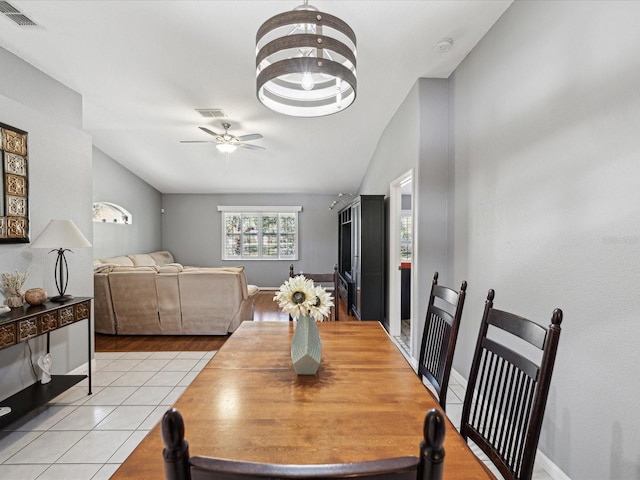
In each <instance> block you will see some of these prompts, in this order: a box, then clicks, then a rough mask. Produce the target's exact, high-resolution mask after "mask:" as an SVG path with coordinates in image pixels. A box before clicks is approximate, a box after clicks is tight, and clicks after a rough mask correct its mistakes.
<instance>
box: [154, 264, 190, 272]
mask: <svg viewBox="0 0 640 480" xmlns="http://www.w3.org/2000/svg"><path fill="white" fill-rule="evenodd" d="M156 269H157V270H158V273H180V272H182V271H183V270H184V268H183V266H182V265H180V264H179V263H167V264H166V265H160V266H158V267H156Z"/></svg>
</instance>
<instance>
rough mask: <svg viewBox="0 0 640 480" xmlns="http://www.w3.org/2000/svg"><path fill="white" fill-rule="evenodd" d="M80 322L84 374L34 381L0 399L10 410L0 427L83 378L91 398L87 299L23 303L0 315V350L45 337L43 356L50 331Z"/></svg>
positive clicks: (56, 376) (1, 421)
mask: <svg viewBox="0 0 640 480" xmlns="http://www.w3.org/2000/svg"><path fill="white" fill-rule="evenodd" d="M80 320H87V342H88V344H87V365H88V375H52V376H51V381H50V382H49V383H46V384H44V385H43V384H42V383H40V380H37V381H36V382H35V383H34V384H33V385H31V386H29V387H27V388H25V389H23V390H21V391H19V392H18V393H16V394H15V395H12V396H11V397H9V398H6V399H4V400H0V406H3V407H11V413H9V414H7V415H4V416H2V417H0V428H2V427H3V426H5V425H8V424H9V423H11V422H13V421H14V420H16V419H18V418H20V417H21V416H23V415H25V414H26V413H28V412H29V411H31V410H33V409H34V408H36V407H39V406H41V405H44V404H46V403H47V402H48V401H49V400H51V399H52V398H55V397H57V396H58V395H60V394H61V393H62V392H64V391H65V390H67V389H68V388H70V387H72V386H73V385H75V384H77V383H78V382H80V381H82V380H84V379H85V378H88V381H89V395H91V298H90V297H77V298H72V299H71V300H68V301H66V302H64V303H53V302H45V303H43V304H42V305H35V306H33V305H29V304H28V303H25V304H24V305H23V306H22V307H19V308H14V309H12V310H11V311H10V312H8V313H6V314H4V315H0V350H1V349H4V348H8V347H11V346H13V345H17V344H19V343H21V342H26V341H28V340H29V339H30V338H33V337H37V336H40V335H45V334H46V335H47V353H49V349H50V346H51V343H50V338H49V334H50V332H52V331H53V330H57V329H59V328H64V327H66V326H68V325H71V324H73V323H76V322H79V321H80ZM54 360H55V359H54Z"/></svg>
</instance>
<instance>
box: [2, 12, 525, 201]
mask: <svg viewBox="0 0 640 480" xmlns="http://www.w3.org/2000/svg"><path fill="white" fill-rule="evenodd" d="M511 1H512V0H492V1H483V0H469V1H454V0H446V1H428V0H417V1H408V0H405V1H403V0H395V1H381V0H370V1H369V0H367V1H365V0H343V1H333V0H317V1H313V0H312V1H311V2H310V3H311V4H312V5H313V6H315V7H317V8H318V9H319V10H321V11H325V12H327V13H330V14H332V15H336V16H338V17H340V18H341V19H342V20H344V21H346V22H347V23H348V24H349V25H350V26H351V27H352V28H353V30H354V31H355V33H356V36H357V40H358V60H357V61H358V65H357V67H358V70H357V74H358V94H357V98H356V101H355V103H354V104H353V105H352V106H351V107H349V108H348V109H346V110H345V111H343V112H340V113H338V114H334V115H330V116H327V117H321V118H294V117H287V116H284V115H281V114H278V113H275V112H272V111H270V110H268V109H267V108H266V107H264V106H263V105H262V104H261V103H260V102H259V101H258V100H257V98H256V95H255V34H256V31H257V29H258V27H259V26H260V25H261V24H262V23H263V22H264V21H265V20H267V19H268V18H270V17H271V16H273V15H275V14H278V13H282V12H284V11H287V10H292V9H293V8H294V7H296V6H297V5H299V4H300V3H302V1H297V0H287V1H282V0H278V1H263V0H260V1H258V0H254V1H244V0H232V1H222V0H215V1H178V0H174V1H159V0H156V1H149V0H147V1H140V0H129V1H114V0H111V1H106V0H93V1H77V0H73V1H57V0H46V1H23V0H10V3H11V4H12V5H14V6H15V7H16V8H18V9H20V10H21V11H22V12H23V13H24V14H25V15H27V16H28V17H29V18H31V20H33V21H35V22H36V23H37V24H38V26H37V27H19V26H17V25H16V24H15V23H13V22H11V21H10V20H8V19H7V18H6V17H4V16H3V15H0V46H2V47H4V48H5V49H7V50H9V51H10V52H12V53H14V54H16V55H18V56H20V57H21V58H23V59H24V60H26V61H27V62H29V63H31V64H32V65H34V66H35V67H37V68H38V69H40V70H42V71H43V72H45V73H47V74H48V75H50V76H51V77H53V78H55V79H56V80H58V81H60V82H62V83H63V84H65V85H67V86H68V87H70V88H72V89H73V90H75V91H77V92H79V93H80V94H82V96H83V104H84V128H85V130H86V131H87V132H88V133H89V134H90V135H92V137H93V143H94V145H95V146H96V147H97V148H99V149H100V150H102V151H103V152H105V153H106V154H107V155H109V156H110V157H112V158H113V159H115V160H116V161H118V162H119V163H121V164H122V165H124V166H125V167H126V168H128V169H129V170H131V171H132V172H133V173H135V174H136V175H138V176H139V177H141V178H142V179H144V180H145V181H147V182H148V183H149V184H151V185H153V186H154V187H155V188H156V189H158V190H159V191H160V192H163V193H322V194H337V193H339V192H357V191H358V187H359V185H360V183H361V181H362V177H363V175H364V173H365V171H366V169H367V166H368V163H369V160H370V159H371V156H372V155H373V153H374V151H375V149H376V145H377V142H378V140H379V138H380V136H381V135H382V133H383V131H384V129H385V127H386V125H387V124H388V122H389V120H390V119H391V118H392V116H393V115H394V113H395V112H396V110H397V109H398V107H399V106H400V104H401V103H402V101H403V100H404V98H405V97H406V95H407V93H408V92H409V90H410V89H411V87H412V86H413V85H414V83H415V82H416V80H417V79H418V78H419V77H429V78H447V77H448V76H449V75H450V74H451V73H452V72H453V71H454V70H455V68H456V67H457V66H458V65H459V63H460V62H461V61H462V60H463V59H464V57H465V56H466V55H467V54H468V53H469V51H470V50H471V49H473V47H474V46H475V45H476V44H477V43H478V41H479V40H480V39H481V38H482V37H483V35H484V34H485V33H486V32H487V31H488V30H489V29H490V28H491V26H492V25H493V24H494V23H495V22H496V20H497V19H498V18H499V17H500V15H502V13H503V12H504V11H505V10H506V9H507V8H508V6H509V5H510V4H511ZM445 37H449V38H451V39H453V40H454V44H453V48H452V49H451V51H449V52H448V53H445V54H443V53H438V52H437V51H436V49H435V48H434V45H435V44H436V43H437V42H438V41H440V40H442V39H443V38H445ZM196 108H222V109H223V110H224V111H225V113H226V114H227V116H228V121H229V122H230V123H231V129H230V132H231V133H233V134H235V135H244V134H248V133H261V134H262V135H263V136H264V138H263V139H261V140H255V141H252V142H250V143H254V144H256V145H260V146H263V147H265V148H266V150H263V151H253V150H246V149H238V150H237V151H236V152H235V153H233V154H231V156H230V161H229V168H228V171H225V156H224V154H221V153H219V152H218V151H217V150H216V148H215V145H214V144H212V143H202V144H183V143H180V141H181V140H211V139H212V137H210V136H208V135H207V134H206V133H203V132H202V131H201V130H199V129H198V128H197V127H199V126H205V127H208V128H210V129H212V130H215V131H222V127H221V126H220V123H221V122H220V120H215V121H214V119H205V118H203V117H202V116H201V115H200V114H199V113H198V112H196V111H195V109H196Z"/></svg>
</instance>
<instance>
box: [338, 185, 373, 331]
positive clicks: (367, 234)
mask: <svg viewBox="0 0 640 480" xmlns="http://www.w3.org/2000/svg"><path fill="white" fill-rule="evenodd" d="M338 220H339V225H338V268H339V273H340V285H339V292H338V293H339V295H340V298H341V299H342V300H343V301H344V302H345V303H346V305H347V307H348V310H349V311H350V313H351V314H353V315H355V316H356V317H357V318H358V319H359V320H376V321H380V322H384V302H385V276H384V239H385V225H384V222H385V213H384V195H361V196H359V197H357V198H356V199H354V200H353V202H351V204H349V205H348V206H347V207H345V208H343V209H342V210H340V212H339V214H338Z"/></svg>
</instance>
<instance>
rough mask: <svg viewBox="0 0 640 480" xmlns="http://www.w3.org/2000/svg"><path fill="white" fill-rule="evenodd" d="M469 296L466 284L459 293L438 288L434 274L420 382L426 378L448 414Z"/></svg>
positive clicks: (464, 283) (422, 350)
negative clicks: (462, 324)
mask: <svg viewBox="0 0 640 480" xmlns="http://www.w3.org/2000/svg"><path fill="white" fill-rule="evenodd" d="M466 294H467V282H466V281H464V282H462V285H461V286H460V290H459V291H457V292H456V291H455V290H454V289H452V288H449V287H445V286H442V285H438V272H435V273H434V275H433V281H432V282H431V293H430V294H429V305H428V307H427V316H426V318H425V321H424V330H423V331H422V343H421V344H420V356H419V357H418V372H417V373H418V377H420V380H422V379H423V378H426V379H427V380H428V382H429V383H430V384H431V385H432V386H433V388H434V390H435V391H436V393H437V394H438V401H439V403H440V406H441V407H442V409H443V410H445V411H446V403H447V390H448V387H449V376H450V374H451V365H452V364H453V353H454V351H455V348H456V341H457V340H458V329H459V326H460V318H461V317H462V308H463V307H464V299H465V296H466ZM436 302H437V304H436Z"/></svg>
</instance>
